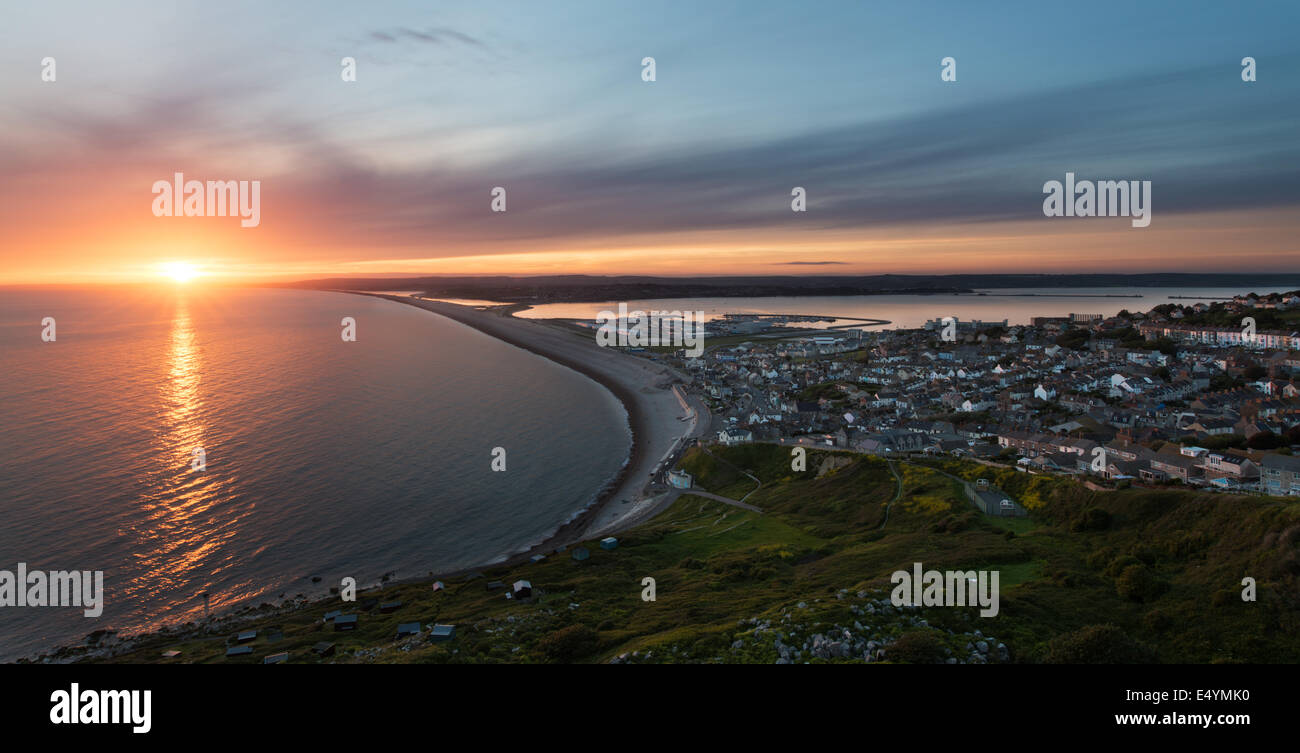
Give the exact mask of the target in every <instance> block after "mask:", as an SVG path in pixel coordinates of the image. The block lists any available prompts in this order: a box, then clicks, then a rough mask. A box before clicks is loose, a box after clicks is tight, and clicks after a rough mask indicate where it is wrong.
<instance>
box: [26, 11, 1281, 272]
mask: <svg viewBox="0 0 1300 753" xmlns="http://www.w3.org/2000/svg"><path fill="white" fill-rule="evenodd" d="M997 5H998V7H999V10H998V11H996V12H994V11H990V10H989V7H991V6H988V5H986V4H984V3H972V2H968V1H965V0H963V1H960V2H926V3H919V2H918V3H899V2H871V1H867V0H854V1H853V2H811V3H806V4H801V3H790V2H754V1H752V0H751V1H748V2H740V1H735V2H720V1H709V0H689V1H686V2H677V1H674V0H656V1H655V2H635V3H634V2H622V1H621V0H618V1H614V0H606V1H598V0H591V1H590V2H560V1H555V0H551V1H548V2H537V1H536V0H530V1H528V2H492V3H444V2H386V3H355V2H346V3H343V2H340V3H334V2H320V1H316V2H302V3H279V2H277V3H260V2H238V1H234V0H228V1H226V2H219V3H211V2H207V3H199V2H177V3H160V2H149V3H134V2H125V3H112V4H92V3H88V2H80V3H64V2H54V1H51V2H42V3H25V2H24V3H6V12H5V18H4V20H3V22H0V128H2V129H3V133H4V138H3V140H0V228H3V230H2V233H0V284H14V283H19V284H21V283H50V282H58V283H69V282H85V281H128V280H134V279H147V278H148V277H150V276H157V275H158V274H160V270H166V269H175V268H176V267H175V264H176V263H178V262H179V263H188V264H191V265H194V268H196V269H199V270H202V273H203V275H205V276H207V277H212V278H223V277H229V278H236V279H237V278H253V279H289V278H305V277H321V276H327V275H349V276H355V275H359V274H394V273H403V274H404V273H434V274H443V273H445V274H461V273H468V274H557V273H574V272H582V273H590V274H632V273H645V274H667V275H688V274H689V275H707V274H798V273H815V274H875V273H887V272H888V273H908V272H915V273H936V272H938V273H960V272H997V271H1008V272H1070V271H1078V272H1126V271H1133V272H1139V271H1141V272H1146V271H1170V272H1187V271H1225V272H1251V271H1261V270H1268V271H1287V272H1295V271H1298V270H1297V263H1296V262H1297V259H1298V257H1297V240H1296V239H1297V238H1300V211H1297V210H1298V209H1300V127H1298V124H1300V96H1298V95H1300V53H1298V52H1297V49H1298V47H1297V44H1296V41H1295V34H1296V31H1297V29H1300V23H1298V22H1300V3H1297V2H1295V1H1294V0H1280V1H1278V2H1242V3H1227V2H1210V1H1208V0H1206V1H1201V0H1184V1H1181V2H1174V1H1170V2H1141V3H1133V2H1132V0H1121V1H1118V2H1092V3H1085V4H1068V3H1044V2H1040V1H1038V0H1035V1H1033V2H1008V3H999V4H997ZM345 56H351V57H354V58H356V60H357V80H356V82H351V83H350V82H344V81H342V80H341V78H340V70H341V68H340V59H341V58H343V57H345ZM646 56H653V57H654V58H655V59H656V67H657V71H656V73H657V80H656V81H654V82H652V83H647V82H644V81H642V80H641V70H642V68H641V60H642V58H643V57H646ZM947 56H951V57H953V58H955V59H956V61H957V81H956V82H954V83H946V82H943V81H941V80H940V75H939V74H940V60H941V59H942V58H944V57H947ZM1245 56H1252V57H1254V58H1255V59H1256V61H1257V66H1258V71H1257V76H1258V80H1257V81H1255V82H1253V83H1245V82H1243V81H1242V79H1241V59H1242V58H1243V57H1245ZM46 57H53V58H55V60H56V65H57V68H56V70H57V80H56V81H55V82H45V81H42V80H41V72H42V63H41V61H42V59H43V58H46ZM1067 171H1071V172H1074V173H1076V174H1078V175H1079V177H1080V178H1092V179H1117V180H1118V179H1123V180H1150V181H1152V184H1153V188H1152V193H1153V205H1154V207H1153V221H1152V223H1151V225H1150V227H1148V228H1144V229H1139V228H1133V227H1131V226H1130V223H1129V221H1128V219H1126V218H1105V219H1102V218H1091V219H1083V218H1047V217H1044V216H1043V213H1042V202H1043V192H1042V186H1043V183H1044V182H1045V181H1048V180H1062V179H1063V178H1064V175H1065V173H1066V172H1067ZM175 172H183V173H184V174H185V176H186V178H188V179H199V180H260V181H261V223H260V225H259V226H257V227H254V228H241V227H240V223H239V219H238V218H236V217H204V218H182V217H155V216H154V215H153V213H152V212H151V206H152V202H153V198H154V196H153V194H152V193H151V187H152V185H153V183H154V182H155V181H158V180H171V178H172V175H173V174H174V173H175ZM494 186H503V187H505V188H506V190H507V191H508V211H506V212H505V213H493V212H491V211H490V208H489V202H490V200H491V197H490V195H489V192H490V190H491V189H492V187H494ZM794 186H802V187H804V188H806V189H807V192H808V211H807V212H805V213H795V212H792V211H791V210H790V201H791V196H790V191H791V188H792V187H794ZM166 264H171V265H172V266H171V267H164V266H163V265H166Z"/></svg>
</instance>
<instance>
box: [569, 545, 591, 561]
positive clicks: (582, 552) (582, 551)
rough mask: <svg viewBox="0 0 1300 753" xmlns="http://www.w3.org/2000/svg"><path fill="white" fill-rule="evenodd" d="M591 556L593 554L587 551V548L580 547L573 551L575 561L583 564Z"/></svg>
mask: <svg viewBox="0 0 1300 753" xmlns="http://www.w3.org/2000/svg"><path fill="white" fill-rule="evenodd" d="M590 556H591V552H589V551H587V547H585V546H580V547H578V548H577V549H574V550H573V559H574V560H576V561H578V562H582V561H583V560H585V559H587V558H588V557H590Z"/></svg>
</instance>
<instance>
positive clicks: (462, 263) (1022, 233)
mask: <svg viewBox="0 0 1300 753" xmlns="http://www.w3.org/2000/svg"><path fill="white" fill-rule="evenodd" d="M151 219H152V218H151ZM169 219H174V218H169ZM181 221H182V222H183V220H181ZM271 224H272V223H270V222H268V225H271ZM186 227H189V228H192V226H186ZM156 228H157V226H148V225H145V226H141V225H136V224H132V223H128V226H127V227H124V228H122V230H121V231H120V232H111V233H110V232H105V233H102V234H99V236H98V237H100V238H101V240H100V241H99V242H98V243H96V245H95V246H93V248H87V246H86V244H85V243H84V240H83V239H84V235H83V233H86V232H88V231H85V230H82V231H81V232H79V233H77V238H76V240H75V241H74V239H73V238H72V237H70V236H69V235H68V234H67V229H66V228H60V229H58V230H55V231H54V232H53V233H52V234H51V235H50V236H49V237H48V238H46V239H44V242H41V243H32V242H31V240H30V239H27V240H26V242H24V243H22V244H21V245H22V246H26V247H31V248H40V249H41V252H40V253H39V254H24V255H21V256H14V255H12V254H11V255H9V256H8V257H7V258H6V259H3V260H4V261H7V262H8V263H7V264H6V265H5V266H4V268H2V269H0V285H24V284H35V285H42V284H44V285H49V284H55V285H58V284H95V283H136V282H150V281H152V282H158V281H161V280H170V281H172V282H173V283H178V284H184V283H192V282H193V281H196V280H199V279H202V280H204V281H210V282H214V283H239V282H284V281H292V280H303V279H313V278H327V277H385V276H394V277H398V276H415V275H429V276H436V275H504V276H528V275H560V274H588V275H656V276H666V277H687V276H716V275H746V276H775V275H875V274H900V275H906V274H980V273H983V274H998V273H1006V274H1035V273H1048V274H1051V273H1056V274H1069V273H1126V272H1129V273H1138V272H1162V271H1163V272H1209V273H1212V272H1215V271H1221V272H1237V273H1241V272H1264V271H1277V272H1289V271H1291V269H1292V268H1293V267H1294V264H1295V259H1296V253H1295V244H1294V240H1293V237H1294V229H1295V218H1294V216H1293V215H1292V214H1291V213H1289V212H1286V211H1264V210H1261V211H1255V212H1223V213H1200V214H1189V215H1163V216H1161V215H1157V216H1156V218H1155V222H1154V223H1153V224H1152V226H1151V227H1150V228H1146V229H1133V228H1131V227H1129V225H1128V223H1127V222H1125V221H1122V220H1117V221H1116V222H1107V221H1091V220H1087V219H1078V220H1065V221H1059V222H1058V221H1056V220H1053V219H1046V218H1045V219H1042V220H1035V221H1022V222H1000V223H992V222H990V223H970V224H962V225H955V224H948V225H924V224H922V225H907V226H894V227H887V228H886V227H882V228H867V229H863V228H817V227H814V228H808V227H801V228H777V229H763V230H744V229H731V230H714V231H698V232H689V233H657V234H649V235H626V236H604V237H579V238H548V239H538V240H537V241H535V242H530V243H528V244H526V245H527V246H528V248H527V250H523V251H521V250H517V248H508V247H507V244H504V243H501V242H492V241H487V240H485V241H482V242H480V243H471V242H454V243H440V242H437V241H436V240H431V241H430V242H429V243H428V245H427V246H425V247H417V248H412V247H409V246H397V247H393V246H386V245H381V244H375V245H373V246H369V247H351V246H350V244H345V242H343V241H335V242H329V241H327V240H324V239H322V238H320V237H319V233H320V228H312V229H304V230H302V232H301V233H294V232H288V231H286V230H285V229H283V228H274V227H273V226H272V227H266V228H258V229H257V230H256V231H240V230H232V229H231V228H220V227H215V228H214V227H209V228H208V229H207V232H199V233H191V234H188V235H180V234H176V235H175V236H173V235H172V233H171V231H168V232H159V231H158V230H157V229H156ZM264 231H265V232H264ZM129 238H136V240H134V241H132V240H129ZM521 245H525V244H521V243H511V244H509V246H514V247H518V246H521ZM452 249H454V250H452ZM1240 249H1249V251H1246V252H1243V251H1241V250H1240ZM177 251H181V252H182V253H183V256H178V255H177V254H176V252H177ZM1171 258H1176V259H1177V260H1178V262H1177V264H1176V265H1175V266H1174V267H1173V268H1171V266H1170V259H1171Z"/></svg>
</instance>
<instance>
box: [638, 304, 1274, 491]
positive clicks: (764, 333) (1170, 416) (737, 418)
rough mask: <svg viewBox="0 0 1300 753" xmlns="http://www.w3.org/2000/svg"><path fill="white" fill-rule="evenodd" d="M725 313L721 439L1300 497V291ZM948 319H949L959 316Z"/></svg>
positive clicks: (706, 375) (715, 404) (716, 427)
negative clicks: (1064, 305)
mask: <svg viewBox="0 0 1300 753" xmlns="http://www.w3.org/2000/svg"><path fill="white" fill-rule="evenodd" d="M785 323H786V322H783V321H773V320H765V319H763V318H762V317H759V316H731V317H724V318H722V319H720V320H717V321H715V322H711V323H710V328H711V331H710V332H709V336H710V338H711V340H712V342H711V343H710V344H709V346H708V347H707V348H706V349H705V352H704V354H703V355H702V356H700V357H698V358H691V357H686V354H685V353H684V351H681V350H678V351H675V352H643V353H641V355H643V356H646V357H649V358H652V359H655V360H662V361H664V362H665V363H667V364H669V365H672V366H673V367H674V368H676V369H678V370H679V371H680V372H682V373H684V374H686V375H687V376H688V379H689V383H688V384H687V385H686V388H687V391H688V392H690V393H691V394H693V395H697V396H699V397H700V398H701V399H702V400H703V401H704V402H705V403H706V404H707V406H708V408H709V411H710V413H711V420H712V426H711V427H710V431H709V436H710V437H711V438H713V440H714V441H716V442H718V443H720V444H723V445H734V444H742V443H749V442H768V443H783V444H805V445H812V446H821V447H829V448H837V449H844V450H849V451H854V452H859V453H867V454H872V455H877V456H883V457H905V456H916V455H937V456H950V457H961V458H967V459H972V460H976V461H981V462H993V463H999V464H1005V465H1011V466H1014V467H1015V468H1016V469H1017V470H1020V471H1023V472H1025V473H1031V474H1033V473H1052V474H1068V475H1072V476H1078V477H1082V478H1084V479H1085V480H1086V481H1088V482H1090V483H1092V484H1094V485H1100V486H1105V487H1108V488H1115V487H1124V486H1130V485H1136V486H1159V485H1170V484H1185V485H1188V486H1192V487H1202V488H1206V489H1210V490H1223V491H1231V492H1237V493H1241V492H1257V493H1265V494H1270V495H1280V496H1286V495H1300V456H1294V455H1293V454H1292V445H1293V444H1300V386H1297V385H1296V383H1295V377H1296V375H1297V373H1298V372H1300V292H1292V293H1285V294H1269V295H1264V296H1259V295H1255V294H1248V295H1238V296H1236V297H1234V298H1232V299H1230V300H1219V301H1171V302H1169V303H1165V304H1161V305H1158V306H1156V307H1154V308H1153V309H1151V310H1150V311H1147V312H1129V311H1121V312H1119V313H1118V314H1117V315H1115V316H1101V315H1095V314H1088V313H1086V312H1082V313H1075V314H1072V315H1070V316H1065V317H1035V318H1033V319H1032V321H1031V322H1030V323H1029V324H1027V325H1009V324H1008V323H1007V322H1006V321H1005V320H1004V321H995V322H988V321H971V322H967V321H956V320H954V319H951V318H948V319H936V320H933V321H930V322H928V323H927V324H926V326H925V327H924V328H921V329H911V330H907V329H893V330H890V329H886V330H874V331H873V330H871V329H828V330H823V331H816V332H812V333H808V332H807V331H804V334H801V335H796V336H788V337H778V336H777V335H779V333H780V329H781V328H782V325H784V324H785ZM945 330H947V331H945Z"/></svg>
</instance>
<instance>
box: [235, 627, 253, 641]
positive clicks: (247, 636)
mask: <svg viewBox="0 0 1300 753" xmlns="http://www.w3.org/2000/svg"><path fill="white" fill-rule="evenodd" d="M256 637H257V631H256V630H245V631H244V632H242V633H240V634H239V635H237V636H235V642H236V643H248V642H249V641H251V640H253V639H254V638H256Z"/></svg>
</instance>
